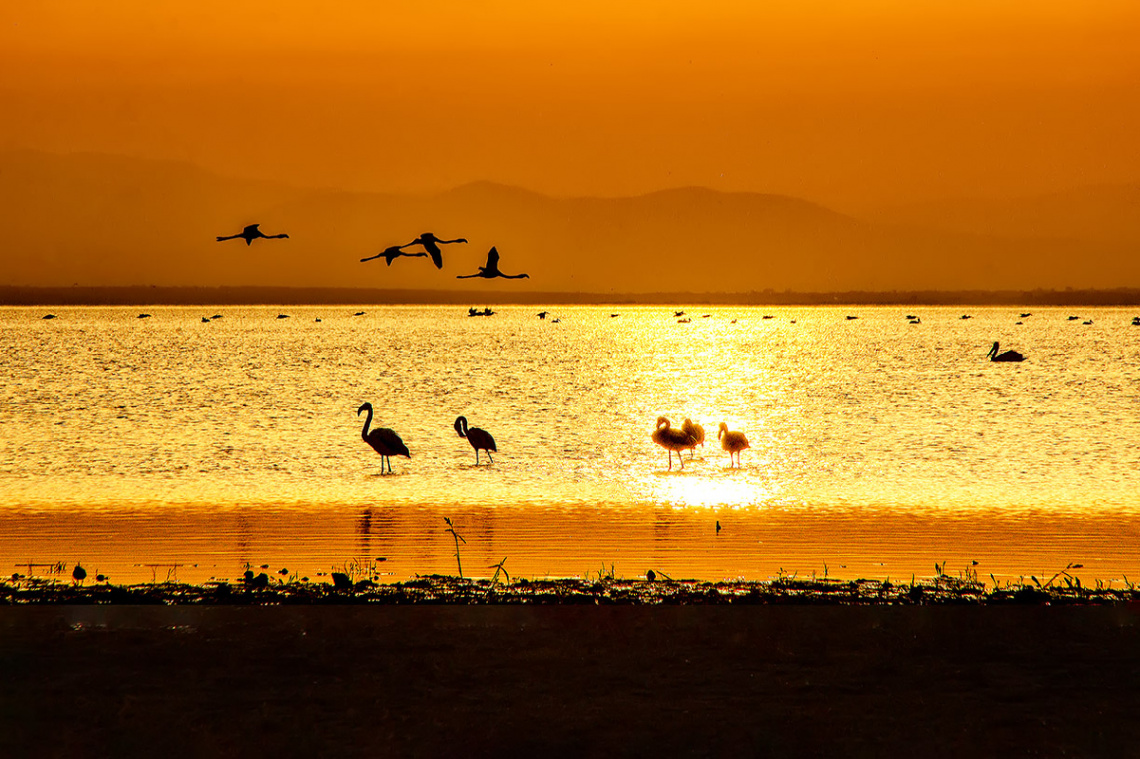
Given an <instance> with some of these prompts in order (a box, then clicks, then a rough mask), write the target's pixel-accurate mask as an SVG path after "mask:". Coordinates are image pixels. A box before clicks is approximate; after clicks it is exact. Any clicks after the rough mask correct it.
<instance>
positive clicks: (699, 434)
mask: <svg viewBox="0 0 1140 759" xmlns="http://www.w3.org/2000/svg"><path fill="white" fill-rule="evenodd" d="M681 431H682V432H684V433H685V434H686V435H688V436H689V437H690V438H692V441H693V444H692V446H690V448H689V458H690V459H691V458H693V454H695V453H696V452H697V446H698V445H699V446H701V447H702V448H704V447H705V428H704V427H702V426H701V425H699V424H693V423H692V422H691V421H690V420H689V418H688V417H685V421H683V422H681Z"/></svg>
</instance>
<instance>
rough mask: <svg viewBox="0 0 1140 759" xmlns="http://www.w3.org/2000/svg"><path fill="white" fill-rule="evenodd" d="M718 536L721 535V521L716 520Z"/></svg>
mask: <svg viewBox="0 0 1140 759" xmlns="http://www.w3.org/2000/svg"><path fill="white" fill-rule="evenodd" d="M716 534H717V535H720V520H719V519H718V520H716Z"/></svg>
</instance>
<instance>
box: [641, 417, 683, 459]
mask: <svg viewBox="0 0 1140 759" xmlns="http://www.w3.org/2000/svg"><path fill="white" fill-rule="evenodd" d="M650 437H651V438H653V442H654V443H657V445H659V446H661V447H662V448H664V449H665V450H666V451H668V452H669V471H673V451H676V452H677V460H678V461H680V462H681V468H682V469H684V468H685V460H684V459H683V458H681V451H683V450H685V449H686V448H689V447H690V446H691V445H692V443H693V439H692V437H691V436H690V435H689V433H687V432H685V431H684V430H679V429H674V428H673V427H672V426H671V423H670V421H669V420H668V419H666V418H665V417H663V416H659V417H657V429H655V430H654V431H653V434H652V435H650Z"/></svg>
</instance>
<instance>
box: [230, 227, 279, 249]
mask: <svg viewBox="0 0 1140 759" xmlns="http://www.w3.org/2000/svg"><path fill="white" fill-rule="evenodd" d="M260 226H261V225H260V224H250V225H249V226H248V227H246V228H245V229H243V230H242V231H241V233H240V234H236V235H228V236H226V237H219V238H218V242H222V241H223V240H239V239H240V240H245V244H246V245H252V244H253V241H254V240H256V239H258V238H259V237H260V238H262V239H265V240H277V239H281V238H283V237H288V236H289V235H287V234H285V233H284V232H283V233H281V234H279V235H267V234H265V233H264V232H262V231H261V230H260V229H258V227H260Z"/></svg>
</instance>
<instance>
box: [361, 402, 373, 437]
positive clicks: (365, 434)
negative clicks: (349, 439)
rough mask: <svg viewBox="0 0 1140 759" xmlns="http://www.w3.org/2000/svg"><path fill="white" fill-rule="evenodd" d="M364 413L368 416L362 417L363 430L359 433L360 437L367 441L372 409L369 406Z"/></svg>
mask: <svg viewBox="0 0 1140 759" xmlns="http://www.w3.org/2000/svg"><path fill="white" fill-rule="evenodd" d="M365 411H367V412H368V416H366V417H364V429H363V430H361V431H360V437H362V438H364V439H365V440H367V439H368V425H370V424H372V407H371V406H369V407H368V408H367V409H365Z"/></svg>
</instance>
